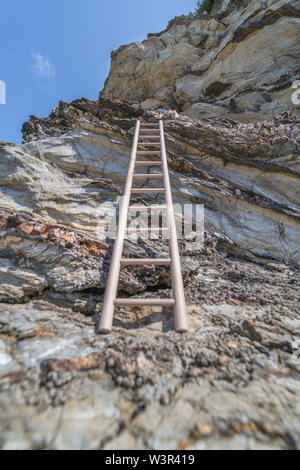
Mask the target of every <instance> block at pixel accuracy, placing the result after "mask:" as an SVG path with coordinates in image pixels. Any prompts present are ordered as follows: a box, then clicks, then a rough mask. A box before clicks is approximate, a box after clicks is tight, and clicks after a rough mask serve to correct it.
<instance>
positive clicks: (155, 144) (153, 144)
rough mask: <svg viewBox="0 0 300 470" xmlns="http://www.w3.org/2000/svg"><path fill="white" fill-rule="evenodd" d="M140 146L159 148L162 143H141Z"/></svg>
mask: <svg viewBox="0 0 300 470" xmlns="http://www.w3.org/2000/svg"><path fill="white" fill-rule="evenodd" d="M138 145H143V146H147V147H149V146H151V147H157V146H160V143H156V142H139V144H138Z"/></svg>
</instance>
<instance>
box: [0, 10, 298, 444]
mask: <svg viewBox="0 0 300 470" xmlns="http://www.w3.org/2000/svg"><path fill="white" fill-rule="evenodd" d="M236 3H237V2H233V1H225V2H222V3H221V2H214V10H213V11H212V14H213V15H214V16H209V17H207V16H206V17H205V16H201V15H193V16H192V15H191V16H189V17H183V18H180V19H175V20H174V21H173V22H171V23H170V25H169V27H168V29H167V30H166V31H165V32H164V33H161V35H158V36H152V35H151V37H150V38H149V39H148V41H150V43H151V44H152V43H153V44H154V43H155V44H158V43H159V41H161V42H162V43H163V41H162V39H161V36H163V37H167V35H168V34H170V38H171V37H173V38H175V37H177V38H178V41H177V42H176V44H175V45H174V53H173V58H174V64H175V63H176V64H177V65H176V67H177V66H178V55H177V52H176V47H177V46H178V44H184V46H183V47H184V48H185V47H186V46H189V47H195V46H193V45H192V41H194V37H196V33H197V34H198V36H199V41H198V45H199V43H200V40H201V38H200V36H202V35H203V34H204V32H203V28H204V26H203V25H206V26H205V28H206V30H208V25H209V24H210V25H213V24H215V23H217V24H218V25H219V26H218V27H217V28H216V29H215V30H214V29H213V27H212V26H210V27H211V28H212V31H211V32H209V33H205V34H208V35H209V37H208V38H206V39H205V41H204V39H202V41H203V57H202V59H201V58H200V59H199V51H200V49H199V48H198V49H197V47H198V46H197V47H196V49H197V51H198V56H197V57H198V58H197V60H196V59H195V61H194V62H193V65H195V67H199V66H200V64H202V65H203V67H204V65H205V63H207V62H206V61H207V60H208V55H207V54H208V47H209V44H210V47H211V49H210V54H211V61H212V62H211V64H214V67H217V64H218V60H219V59H218V58H217V56H216V55H215V53H216V50H217V48H219V54H222V50H226V47H225V45H224V44H223V43H222V44H223V48H221V45H220V44H221V42H222V41H225V39H226V37H227V41H228V47H231V48H232V49H230V50H232V55H233V57H232V60H233V59H234V57H235V56H234V51H235V50H236V48H237V47H239V46H242V45H243V47H247V46H246V42H245V41H246V40H247V41H248V40H250V38H253V40H254V39H255V38H256V37H257V34H258V33H257V31H258V30H259V31H260V32H259V34H262V35H265V34H266V32H267V29H268V28H277V27H278V25H279V24H280V23H281V22H283V23H284V25H285V26H284V28H283V30H282V31H285V32H286V29H285V28H286V27H287V26H286V25H287V24H293V25H294V22H297V21H298V20H297V21H296V13H297V8H298V6H297V2H282V1H278V2H271V1H266V2H254V1H250V2H241V3H242V4H243V8H236ZM246 4H247V5H246ZM261 4H263V6H262V5H261ZM254 7H255V9H254ZM293 15H294V16H293ZM194 22H196V23H194ZM214 22H215V23H214ZM193 23H194V25H193V26H191V25H192V24H193ZM223 23H224V24H223ZM225 24H226V31H225V30H224V31H223V33H221V29H220V31H219V30H218V28H225V26H224V25H225ZM237 24H239V28H237ZM199 25H200V26H201V27H200V26H199ZM291 27H294V26H291ZM251 28H252V29H251ZM188 30H189V31H190V33H189V37H190V39H191V41H190V43H189V44H187V43H185V42H182V41H181V39H180V38H182V37H184V38H185V37H187V36H188V34H187V31H188ZM206 30H205V31H206ZM174 31H176V34H175V33H174ZM180 31H181V33H182V34H181V33H180ZM192 31H194V32H193V33H192ZM217 31H219V32H217ZM224 32H226V34H224ZM268 34H269V33H268ZM284 34H285V33H284ZM218 35H220V37H219V36H218ZM222 35H223V38H221V36H222ZM233 37H235V38H236V39H235V40H236V43H235V42H234V39H233ZM264 37H266V36H264ZM179 39H180V40H179ZM164 40H165V42H166V44H167V39H164ZM170 40H171V39H170ZM217 40H218V41H220V43H218V42H214V41H217ZM294 40H295V37H294V33H291V37H290V41H291V44H294V42H293V41H294ZM148 41H146V42H145V43H143V44H142V45H136V44H135V45H133V46H128V47H125V48H123V49H122V50H121V51H119V52H118V53H117V54H115V55H114V56H113V64H112V71H111V74H110V77H109V79H108V82H107V84H106V87H105V89H104V92H103V93H102V94H101V97H100V99H99V100H98V101H89V100H86V99H84V98H82V99H80V100H76V101H74V102H72V103H70V104H68V103H64V102H60V103H59V104H58V105H57V106H56V107H55V108H54V109H53V111H52V112H51V114H50V116H49V117H47V118H43V119H39V118H37V117H34V116H31V118H30V120H29V121H28V122H26V123H25V124H24V125H23V136H24V143H23V145H21V146H16V145H14V144H11V143H5V142H1V143H0V230H1V231H0V281H1V283H0V333H1V337H0V391H1V393H0V405H1V406H0V423H1V424H0V430H1V431H0V447H1V448H2V449H81V448H83V449H162V448H163V449H299V448H300V427H299V409H300V363H299V349H300V320H299V264H300V249H299V227H300V224H299V215H300V208H299V170H300V167H299V162H300V160H299V144H300V132H299V131H300V119H299V117H298V116H297V114H294V113H297V109H295V107H294V109H293V112H290V111H289V108H290V106H289V105H288V106H287V107H286V108H284V109H285V112H281V113H280V114H276V110H277V105H276V102H277V101H276V100H279V97H282V96H284V94H285V93H287V89H288V87H289V84H290V82H289V80H290V78H287V79H286V81H284V82H280V81H279V82H277V85H275V82H276V79H275V77H274V87H273V85H271V87H273V88H272V89H271V90H269V93H270V96H271V101H270V102H269V108H268V106H266V107H265V108H263V111H262V112H261V114H260V115H261V116H262V115H263V116H264V117H269V119H265V120H264V121H262V122H258V121H257V119H258V115H255V119H252V118H253V114H252V111H251V110H250V111H248V112H247V113H244V117H245V118H247V119H242V120H243V121H249V122H238V121H237V120H231V119H229V118H228V116H227V117H226V118H225V117H219V118H214V119H210V120H197V119H194V118H192V117H189V116H188V115H187V114H188V113H186V112H185V111H184V113H183V112H182V113H181V114H180V115H179V114H178V113H177V112H176V111H175V110H174V108H176V109H177V110H178V111H181V109H180V107H178V105H176V106H173V104H172V103H174V97H172V98H171V97H170V96H171V95H168V96H169V98H166V96H167V95H163V96H161V97H158V96H157V95H156V91H155V90H154V89H153V93H152V95H151V96H150V95H147V94H144V95H143V96H142V95H141V96H139V97H138V98H137V97H136V96H133V95H132V93H133V91H132V90H134V89H136V90H139V88H140V85H139V83H138V80H137V79H136V81H135V85H134V86H132V87H131V83H132V80H133V77H132V76H130V73H129V71H128V76H127V75H124V76H123V83H124V85H121V84H119V85H117V84H116V82H115V85H114V86H112V84H113V83H114V80H115V78H114V77H116V73H117V63H118V64H119V65H118V67H120V70H119V73H123V62H122V61H119V62H117V61H116V60H117V58H118V60H119V59H120V55H122V51H123V52H124V54H125V56H126V57H129V56H130V54H129V52H130V48H132V50H133V51H135V48H142V49H143V48H146V46H147V47H148ZM279 43H280V44H278V49H277V51H278V50H279V49H280V47H281V45H282V44H281V42H280V41H279ZM166 44H165V45H163V44H162V51H163V50H166V49H167V52H168V54H169V47H171V46H166ZM218 44H219V45H218ZM230 44H231V45H230ZM149 47H150V46H149ZM151 47H152V46H151ZM172 47H173V46H172ZM180 47H181V46H180ZM276 47H277V46H276ZM274 50H276V48H275V49H274ZM228 51H229V49H227V53H228ZM244 51H245V49H244ZM165 52H166V51H165ZM260 53H261V54H262V55H263V54H267V53H270V51H268V50H266V51H265V52H263V50H262V49H260ZM128 54H129V55H128ZM134 54H135V52H134ZM243 54H245V52H244V53H243ZM243 54H242V55H243ZM293 54H294V52H293ZM183 55H184V56H186V53H183ZM277 55H278V54H277ZM161 57H165V59H166V61H167V64H168V66H167V67H165V69H167V70H170V79H169V81H170V83H171V77H173V78H174V77H175V75H174V70H175V68H176V67H175V65H174V67H173V65H172V64H171V63H169V59H168V55H167V54H166V55H165V56H164V55H163V54H162V56H161ZM220 57H223V61H225V58H224V57H225V56H222V55H220ZM280 57H281V56H280ZM122 60H123V59H122ZM124 60H125V59H124ZM220 60H221V59H220ZM234 60H236V59H234ZM189 61H190V62H189V63H191V58H189ZM141 62H143V63H145V61H144V59H143V60H142V61H141ZM150 62H151V61H150V60H149V64H150ZM288 64H289V65H288ZM290 65H291V62H290V61H289V59H288V58H287V56H285V55H284V54H283V55H282V67H283V69H285V70H286V67H289V66H290ZM283 69H282V70H283ZM268 70H269V69H266V70H265V71H261V75H259V76H258V75H257V73H258V69H257V71H256V72H255V73H256V78H257V77H258V78H259V77H260V78H259V79H260V80H263V76H264V75H265V77H267V78H266V80H269V78H268V73H269V72H268ZM294 72H295V70H292V74H294ZM211 73H212V72H211ZM295 73H296V72H295ZM271 75H272V73H271V71H270V76H271ZM176 76H177V75H176ZM188 76H189V77H190V76H193V77H197V79H199V77H200V75H199V74H198V75H197V74H191V73H189V75H188ZM276 76H277V75H276ZM279 76H281V75H280V73H279V75H278V76H277V77H279ZM292 76H293V77H294V76H295V74H294V75H290V76H289V77H292ZM226 77H227V75H226ZM173 78H172V80H173ZM182 78H184V77H183V76H182ZM176 80H177V78H176ZM234 80H238V79H237V77H235V79H234ZM234 80H233V79H232V84H231V85H230V87H229V88H228V90H229V91H230V93H231V92H232V93H233V94H232V95H230V94H229V91H228V96H230V97H231V98H233V96H235V95H234V93H235V91H234V90H235V89H236V88H234V87H235V86H237V83H238V82H237V81H235V84H234ZM249 80H250V81H251V80H252V79H250V78H249ZM278 80H279V78H278ZM254 82H255V83H256V79H255V80H254V81H252V82H251V83H252V85H250V82H249V90H248V91H246V92H245V93H246V95H245V96H247V99H249V102H250V101H251V100H252V98H251V97H250V95H251V96H252V93H253V90H254V91H255V90H256V91H257V90H258V85H257V84H255V85H253V84H254ZM272 83H273V82H272ZM278 83H280V86H278ZM117 86H119V87H120V88H119V90H120V93H119V95H122V93H123V95H122V96H121V97H122V98H123V99H124V101H118V100H114V99H112V98H113V95H114V93H115V91H113V89H114V87H117ZM123 86H124V88H122V87H123ZM147 86H148V85H147ZM126 87H127V94H126ZM251 87H252V88H251ZM253 87H254V88H253ZM276 87H277V88H276ZM187 88H189V87H187ZM115 89H116V88H115ZM121 90H123V91H122V93H121ZM161 90H163V92H164V87H162V88H161ZM250 90H252V91H250ZM276 93H277V94H276ZM108 95H109V97H108ZM176 96H177V95H176ZM178 96H179V95H178ZM286 96H287V95H286ZM154 98H155V99H158V101H159V104H158V105H157V106H158V107H166V108H167V111H164V110H162V109H161V110H159V111H157V110H153V109H152V110H148V109H145V108H148V105H147V106H145V104H142V106H140V101H141V100H143V101H145V100H146V99H151V100H152V99H154ZM231 98H230V99H231ZM234 99H236V100H237V96H235V98H234ZM245 99H246V98H245ZM136 100H137V101H138V104H137V103H135V101H136ZM203 103H204V104H205V105H206V107H207V108H206V109H208V107H212V106H214V107H215V108H220V109H221V108H222V109H225V108H223V104H222V105H221V104H220V103H219V104H218V103H217V101H216V100H215V101H213V103H212V102H211V103H209V102H207V103H206V102H204V101H203V102H202V101H201V103H200V104H201V106H202V105H203ZM148 104H149V103H148ZM149 106H150V107H151V108H152V107H154V108H155V107H156V106H152V105H150V104H149ZM192 106H193V104H192ZM192 106H190V107H192ZM169 108H172V110H171V111H170V110H169ZM247 109H248V108H247ZM279 109H280V110H281V108H280V107H279V108H278V110H279ZM271 110H274V116H275V117H273V116H272V117H271V118H270V115H271V114H272V113H273V111H272V113H271ZM247 114H248V117H247ZM258 114H259V113H258ZM190 115H192V114H190ZM205 115H206V116H208V115H207V114H205ZM215 115H219V116H220V114H219V113H218V112H217V113H216V114H215ZM231 116H232V115H231ZM138 117H139V118H140V119H142V120H145V121H153V120H157V119H158V118H161V119H163V120H164V124H165V129H166V138H167V148H168V153H169V166H170V176H171V179H172V189H173V196H174V200H175V202H179V203H185V202H187V203H188V202H193V203H199V204H204V205H205V243H204V247H203V249H202V250H201V251H199V250H195V251H193V250H191V249H189V248H188V245H187V240H185V239H183V240H181V241H180V251H181V255H182V271H183V278H184V284H185V292H186V300H187V306H188V313H189V319H190V327H191V328H190V331H189V333H188V334H186V335H179V334H176V333H174V331H173V318H172V311H171V310H168V309H164V310H162V309H160V308H152V309H150V308H147V307H142V308H131V309H127V308H123V309H118V311H117V312H116V316H115V326H114V331H113V334H111V335H110V336H99V335H97V334H96V332H95V325H96V324H97V322H98V319H99V315H100V314H101V308H102V301H103V294H104V289H105V285H106V279H107V272H108V267H109V262H110V257H111V250H112V246H113V241H112V240H110V239H109V238H103V237H100V238H99V221H100V220H101V219H102V218H103V216H104V214H105V213H106V212H107V211H109V210H111V205H110V204H111V203H113V204H116V203H117V198H118V196H119V195H120V194H122V189H123V184H124V176H125V174H126V172H127V168H128V158H129V155H130V148H131V143H132V133H133V126H134V125H135V122H136V119H137V118H138ZM239 117H241V114H236V115H235V119H238V118H239ZM135 201H136V202H143V199H140V198H138V197H136V199H135ZM155 202H159V203H160V202H162V201H161V200H160V198H159V197H158V198H156V199H155ZM167 249H168V248H167V244H166V243H165V242H163V241H155V240H151V241H150V240H146V241H144V242H142V241H139V242H138V243H133V242H130V241H128V242H126V244H125V253H127V255H131V254H134V256H135V257H143V258H144V257H151V256H153V257H157V256H164V255H165V254H166V253H167ZM120 290H121V293H122V295H123V296H133V295H134V296H139V297H141V298H144V297H148V296H151V297H153V295H155V296H160V295H161V296H164V295H168V296H169V295H170V275H169V270H168V269H167V268H165V267H156V268H153V269H146V267H137V268H134V269H133V268H124V269H122V272H121V277H120ZM174 429H176V432H174Z"/></svg>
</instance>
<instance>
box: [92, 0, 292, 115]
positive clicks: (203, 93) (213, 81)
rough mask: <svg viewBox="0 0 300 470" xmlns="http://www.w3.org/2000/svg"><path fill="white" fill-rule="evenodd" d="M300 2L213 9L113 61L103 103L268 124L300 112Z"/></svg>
mask: <svg viewBox="0 0 300 470" xmlns="http://www.w3.org/2000/svg"><path fill="white" fill-rule="evenodd" d="M299 35H300V5H299V1H298V0H266V1H261V0H242V1H238V2H237V1H235V0H231V1H228V0H226V1H223V2H220V1H215V2H214V7H213V10H212V14H211V16H206V15H202V14H191V15H189V16H182V17H178V18H175V19H174V20H172V21H171V22H170V23H169V25H168V27H167V29H166V30H165V31H163V32H161V33H158V34H149V36H148V39H147V40H145V41H143V42H135V43H132V44H130V45H128V46H122V47H120V48H119V49H118V50H117V51H115V52H113V53H112V62H111V71H110V74H109V77H108V79H107V81H106V84H105V87H104V90H103V92H102V95H101V96H102V97H103V98H111V99H116V98H120V99H121V100H125V101H128V102H130V103H132V104H134V105H135V106H136V107H140V106H141V107H142V109H144V110H146V109H158V108H164V109H170V108H171V109H176V110H177V111H178V112H180V113H182V114H184V115H187V116H190V117H192V118H194V119H203V118H215V117H225V116H226V117H228V118H231V119H234V120H237V121H240V122H249V121H261V120H264V119H267V120H271V119H272V118H273V116H275V115H276V114H278V113H279V112H283V111H288V110H295V105H293V103H292V101H291V95H292V93H293V91H292V88H291V86H292V82H293V81H295V80H297V79H299V78H300V68H299V63H300V45H299V40H298V37H299Z"/></svg>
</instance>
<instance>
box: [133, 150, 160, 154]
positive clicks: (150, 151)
mask: <svg viewBox="0 0 300 470" xmlns="http://www.w3.org/2000/svg"><path fill="white" fill-rule="evenodd" d="M136 154H137V155H160V152H157V151H154V150H140V151H139V152H136Z"/></svg>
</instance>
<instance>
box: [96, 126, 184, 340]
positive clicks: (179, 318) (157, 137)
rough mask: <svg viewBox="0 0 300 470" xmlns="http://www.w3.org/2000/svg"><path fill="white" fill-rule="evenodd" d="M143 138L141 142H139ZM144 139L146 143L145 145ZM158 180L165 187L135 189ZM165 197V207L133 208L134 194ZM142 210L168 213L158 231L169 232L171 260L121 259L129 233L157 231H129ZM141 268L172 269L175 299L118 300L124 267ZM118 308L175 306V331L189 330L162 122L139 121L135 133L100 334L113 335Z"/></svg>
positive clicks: (151, 229)
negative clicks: (142, 182)
mask: <svg viewBox="0 0 300 470" xmlns="http://www.w3.org/2000/svg"><path fill="white" fill-rule="evenodd" d="M139 138H140V139H142V141H140V140H139ZM145 140H146V141H147V142H145ZM139 146H143V148H148V147H150V148H152V149H153V148H155V150H139V149H138V147H139ZM137 155H139V156H140V155H141V156H144V157H147V158H148V157H152V156H160V160H154V161H148V160H147V161H146V160H145V161H136V159H137ZM152 166H160V167H161V168H162V173H158V174H157V173H155V174H136V173H135V168H136V167H148V168H149V167H152ZM150 178H153V179H157V180H163V182H164V187H163V188H149V189H147V188H140V189H135V188H133V183H134V181H136V180H140V179H150ZM152 193H155V194H159V193H164V194H165V201H166V205H165V206H162V205H160V206H130V199H131V195H132V194H152ZM143 210H146V211H148V210H157V211H162V210H166V211H167V221H168V227H167V228H165V229H161V228H159V229H157V231H159V232H161V231H168V233H169V252H170V258H164V259H153V258H149V259H131V258H128V259H124V258H122V254H123V246H124V240H125V238H126V237H127V235H128V234H129V233H133V232H137V231H139V232H140V231H145V232H149V233H151V232H153V230H154V231H155V229H153V228H150V229H147V228H146V229H139V228H137V229H128V228H127V222H128V216H129V213H130V211H143ZM138 265H146V266H149V265H155V266H165V265H170V266H171V277H172V291H173V298H171V299H118V298H117V293H118V284H119V276H120V269H121V266H138ZM116 306H173V308H174V318H175V329H176V331H177V332H180V333H184V332H187V331H188V322H187V314H186V306H185V298H184V288H183V281H182V274H181V264H180V256H179V249H178V240H177V231H176V223H175V217H174V212H173V202H172V193H171V185H170V177H169V170H168V161H167V153H166V144H165V136H164V127H163V122H162V121H159V127H158V126H157V123H142V125H141V122H140V121H139V120H138V121H137V123H136V127H135V134H134V139H133V145H132V151H131V158H130V164H129V169H128V175H127V179H126V184H125V190H124V196H123V198H122V203H121V207H120V215H119V226H118V232H117V237H116V240H115V244H114V249H113V253H112V259H111V265H110V269H109V274H108V280H107V285H106V291H105V297H104V304H103V311H102V315H101V319H100V324H99V332H100V333H105V334H107V333H110V332H111V330H112V324H113V315H114V309H115V307H116Z"/></svg>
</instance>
